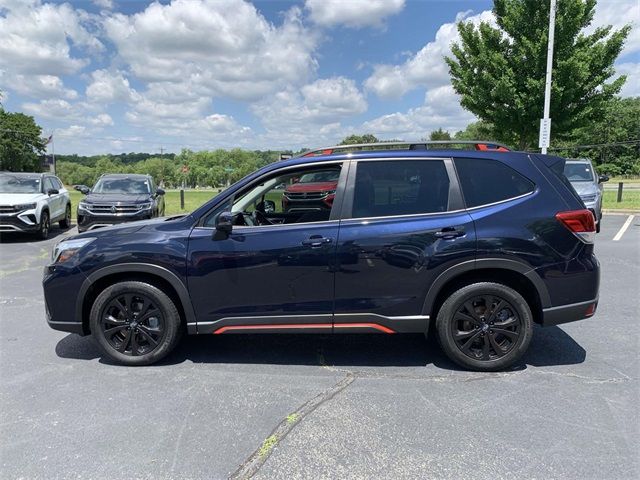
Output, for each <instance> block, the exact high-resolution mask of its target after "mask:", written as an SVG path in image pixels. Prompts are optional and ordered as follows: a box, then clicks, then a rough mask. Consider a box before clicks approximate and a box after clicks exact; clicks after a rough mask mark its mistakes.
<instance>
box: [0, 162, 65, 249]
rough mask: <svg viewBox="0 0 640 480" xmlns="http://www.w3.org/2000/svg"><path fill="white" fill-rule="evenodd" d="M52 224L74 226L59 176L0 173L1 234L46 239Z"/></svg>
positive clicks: (63, 226) (62, 226)
mask: <svg viewBox="0 0 640 480" xmlns="http://www.w3.org/2000/svg"><path fill="white" fill-rule="evenodd" d="M53 222H60V228H69V227H70V226H71V200H70V199H69V192H68V191H67V189H66V188H64V186H63V185H62V182H61V181H60V179H59V178H58V177H56V176H54V175H50V174H48V173H14V172H0V232H2V233H4V232H32V233H35V234H36V235H38V237H40V238H41V239H46V238H47V237H48V236H49V230H50V228H51V224H52V223H53Z"/></svg>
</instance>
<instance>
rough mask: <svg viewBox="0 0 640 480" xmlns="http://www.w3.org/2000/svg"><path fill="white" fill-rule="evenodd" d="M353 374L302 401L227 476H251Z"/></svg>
mask: <svg viewBox="0 0 640 480" xmlns="http://www.w3.org/2000/svg"><path fill="white" fill-rule="evenodd" d="M354 380H355V376H354V375H352V374H350V373H348V374H347V375H346V376H345V377H343V378H342V379H341V380H340V381H339V382H337V383H336V384H335V385H334V386H333V387H331V388H330V389H328V390H325V391H324V392H322V393H320V394H319V395H316V396H315V397H313V398H312V399H311V400H308V401H306V402H305V403H303V404H302V405H301V406H300V407H299V408H298V409H297V410H296V411H295V412H293V413H291V414H289V415H288V416H287V417H286V418H285V419H283V420H282V421H281V422H280V423H279V424H278V425H277V426H276V428H275V429H273V431H272V432H271V434H270V435H269V436H268V437H267V438H266V439H265V440H264V442H263V443H262V445H261V446H260V447H259V448H257V449H256V450H255V451H254V452H253V454H252V455H251V456H250V457H249V458H248V459H247V460H246V461H245V462H244V463H242V464H241V465H240V466H239V467H238V469H237V470H236V471H235V472H233V473H232V474H231V475H230V476H229V478H230V479H232V480H243V479H249V478H251V477H253V476H254V475H255V474H256V473H258V470H260V467H262V465H264V463H265V462H266V461H267V459H268V458H269V456H270V455H271V452H273V449H274V448H275V447H277V446H278V444H279V443H280V442H281V441H282V440H283V439H284V438H285V437H286V436H287V435H288V434H289V433H290V432H291V431H292V430H293V429H294V428H295V427H296V425H298V424H299V423H300V422H301V421H302V420H304V418H305V417H306V416H308V415H309V414H311V413H312V412H313V411H314V410H316V409H317V408H318V407H319V406H321V405H323V404H324V403H326V402H328V401H329V400H331V399H332V398H333V397H335V396H336V395H337V394H338V393H340V392H341V391H343V390H344V389H345V388H347V387H348V386H349V385H350V384H351V383H352V382H353V381H354Z"/></svg>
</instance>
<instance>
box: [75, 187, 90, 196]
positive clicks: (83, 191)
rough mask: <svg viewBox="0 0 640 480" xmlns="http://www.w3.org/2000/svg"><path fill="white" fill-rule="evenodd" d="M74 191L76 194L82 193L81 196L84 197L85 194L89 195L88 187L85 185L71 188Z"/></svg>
mask: <svg viewBox="0 0 640 480" xmlns="http://www.w3.org/2000/svg"><path fill="white" fill-rule="evenodd" d="M73 189H74V190H77V191H78V192H80V193H82V194H83V195H86V194H87V193H89V187H87V186H86V185H76V186H74V187H73Z"/></svg>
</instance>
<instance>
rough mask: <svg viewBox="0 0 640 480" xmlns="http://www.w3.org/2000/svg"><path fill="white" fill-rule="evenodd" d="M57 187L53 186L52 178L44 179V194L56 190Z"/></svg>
mask: <svg viewBox="0 0 640 480" xmlns="http://www.w3.org/2000/svg"><path fill="white" fill-rule="evenodd" d="M55 188H56V187H55V186H54V185H53V181H52V180H51V178H50V177H46V178H45V179H44V192H45V193H47V192H49V190H54V189H55Z"/></svg>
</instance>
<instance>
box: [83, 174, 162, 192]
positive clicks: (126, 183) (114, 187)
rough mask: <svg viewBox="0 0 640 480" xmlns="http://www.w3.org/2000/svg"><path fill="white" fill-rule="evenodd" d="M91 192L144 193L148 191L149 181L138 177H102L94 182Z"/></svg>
mask: <svg viewBox="0 0 640 480" xmlns="http://www.w3.org/2000/svg"><path fill="white" fill-rule="evenodd" d="M91 191H92V193H121V194H145V193H150V192H151V190H150V189H149V181H148V180H146V179H144V180H143V179H138V178H108V177H102V178H101V179H100V180H98V182H97V183H96V184H95V186H94V187H93V189H92V190H91Z"/></svg>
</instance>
